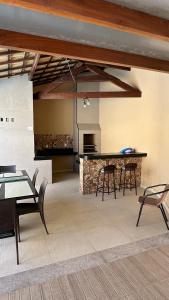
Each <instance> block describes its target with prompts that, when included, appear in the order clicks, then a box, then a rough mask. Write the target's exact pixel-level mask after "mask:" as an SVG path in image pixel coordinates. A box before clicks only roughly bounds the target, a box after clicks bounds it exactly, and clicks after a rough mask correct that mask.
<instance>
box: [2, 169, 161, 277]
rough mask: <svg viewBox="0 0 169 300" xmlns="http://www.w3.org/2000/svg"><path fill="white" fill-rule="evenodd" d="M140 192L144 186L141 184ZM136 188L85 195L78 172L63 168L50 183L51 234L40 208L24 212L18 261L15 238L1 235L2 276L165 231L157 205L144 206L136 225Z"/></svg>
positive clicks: (48, 218)
mask: <svg viewBox="0 0 169 300" xmlns="http://www.w3.org/2000/svg"><path fill="white" fill-rule="evenodd" d="M139 194H142V190H141V189H139ZM137 200H138V197H136V196H135V193H134V191H132V192H130V191H127V192H126V196H125V197H123V195H122V193H121V192H120V193H117V199H114V197H113V195H109V196H106V197H105V201H104V202H102V201H101V195H99V196H98V197H96V196H95V194H92V195H82V194H80V192H79V177H78V175H77V174H71V173H69V174H59V175H57V178H56V183H55V184H50V185H48V188H47V193H46V197H45V216H46V223H47V226H48V230H49V232H50V234H49V236H47V235H46V232H45V230H44V227H43V225H42V223H41V220H40V217H39V216H38V215H36V214H32V215H27V216H23V217H21V218H20V225H21V239H22V242H21V243H20V245H19V252H20V261H21V264H20V265H19V266H17V265H16V254H15V239H14V238H8V239H2V240H0V251H1V252H0V276H5V275H7V274H12V273H17V272H21V271H24V270H28V269H31V268H36V267H40V266H43V265H46V264H50V263H53V262H56V261H61V260H66V259H69V258H73V257H77V256H81V255H84V254H88V253H93V252H94V251H96V250H102V249H106V248H111V247H115V246H117V245H120V244H126V243H129V242H131V241H136V240H139V239H143V238H146V237H150V236H153V235H158V234H160V233H164V232H166V228H165V224H164V222H163V220H162V216H161V215H160V212H159V211H158V210H157V209H153V208H150V207H146V208H145V210H144V212H143V216H142V218H141V222H140V226H139V227H138V228H136V226H135V224H136V220H137V215H138V210H139V204H138V201H137Z"/></svg>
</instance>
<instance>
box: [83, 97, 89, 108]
mask: <svg viewBox="0 0 169 300" xmlns="http://www.w3.org/2000/svg"><path fill="white" fill-rule="evenodd" d="M89 105H90V100H89V98H88V97H84V98H83V107H84V108H86V107H87V106H89Z"/></svg>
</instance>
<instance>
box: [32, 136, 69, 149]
mask: <svg viewBox="0 0 169 300" xmlns="http://www.w3.org/2000/svg"><path fill="white" fill-rule="evenodd" d="M35 147H36V149H37V150H41V149H44V148H73V138H72V136H71V135H68V134H65V135H63V134H35Z"/></svg>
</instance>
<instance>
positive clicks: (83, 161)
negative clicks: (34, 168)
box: [79, 152, 147, 194]
mask: <svg viewBox="0 0 169 300" xmlns="http://www.w3.org/2000/svg"><path fill="white" fill-rule="evenodd" d="M146 156H147V153H140V152H136V153H131V154H121V153H89V154H86V153H85V154H80V156H79V157H80V191H81V192H82V193H83V194H91V193H95V192H96V183H97V176H98V172H99V170H100V169H101V168H102V167H104V166H107V165H111V164H114V165H116V168H117V171H116V183H117V186H118V182H119V177H120V168H121V167H122V166H123V165H124V164H127V163H137V170H136V177H137V186H140V184H141V164H142V157H146Z"/></svg>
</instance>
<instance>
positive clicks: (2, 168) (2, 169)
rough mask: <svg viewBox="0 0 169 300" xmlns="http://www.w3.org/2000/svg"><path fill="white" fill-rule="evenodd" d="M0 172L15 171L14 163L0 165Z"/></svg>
mask: <svg viewBox="0 0 169 300" xmlns="http://www.w3.org/2000/svg"><path fill="white" fill-rule="evenodd" d="M0 173H1V174H3V173H16V165H11V166H0Z"/></svg>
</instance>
